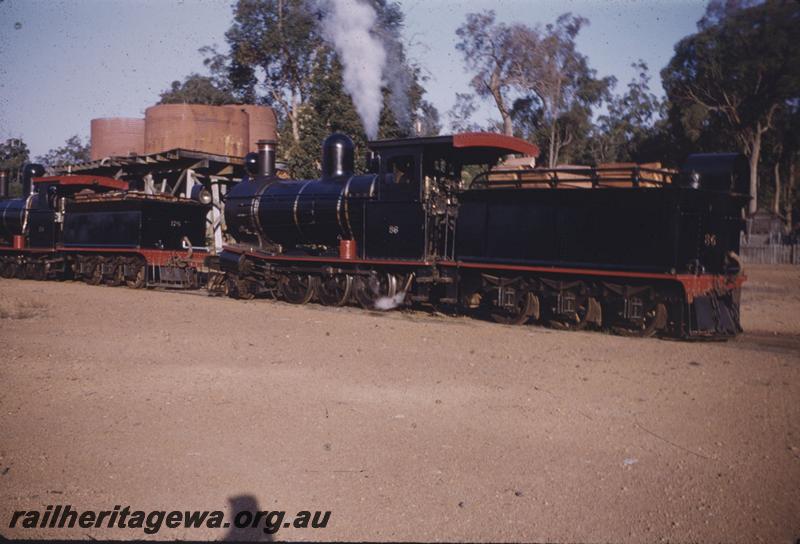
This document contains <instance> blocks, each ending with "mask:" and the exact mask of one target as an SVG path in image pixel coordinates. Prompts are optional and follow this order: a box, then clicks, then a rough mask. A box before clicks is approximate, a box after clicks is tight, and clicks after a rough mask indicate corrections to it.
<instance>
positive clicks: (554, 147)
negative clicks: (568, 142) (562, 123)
mask: <svg viewBox="0 0 800 544" xmlns="http://www.w3.org/2000/svg"><path fill="white" fill-rule="evenodd" d="M557 134H558V127H557V125H556V122H555V121H553V123H552V124H551V125H550V152H549V155H548V157H547V167H548V168H555V167H556V165H557V164H558V144H557V143H556V135H557Z"/></svg>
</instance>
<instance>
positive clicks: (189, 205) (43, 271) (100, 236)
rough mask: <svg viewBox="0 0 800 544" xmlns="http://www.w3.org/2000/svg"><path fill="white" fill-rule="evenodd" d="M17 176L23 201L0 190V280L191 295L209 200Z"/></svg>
mask: <svg viewBox="0 0 800 544" xmlns="http://www.w3.org/2000/svg"><path fill="white" fill-rule="evenodd" d="M43 173H44V169H43V168H42V167H41V166H39V165H35V164H30V165H27V166H26V167H25V169H24V170H23V196H22V197H21V198H2V197H3V196H5V195H7V194H8V185H7V184H8V182H7V181H6V180H3V183H2V187H0V276H2V277H5V278H13V277H17V278H32V279H41V280H44V279H81V280H84V281H86V282H87V283H89V284H100V283H105V284H108V285H123V284H127V285H128V286H129V287H133V288H140V287H145V286H161V287H173V288H195V287H199V286H200V285H201V284H202V281H203V279H204V278H203V274H204V273H205V272H204V271H205V268H204V267H205V258H206V256H207V250H206V248H205V227H206V215H207V213H208V195H205V194H202V192H201V191H198V192H197V193H196V194H195V199H194V200H193V199H187V198H179V197H173V196H168V195H151V194H146V193H144V192H137V191H130V190H128V189H129V187H128V183H127V182H124V181H121V180H118V179H114V178H108V177H103V176H88V175H62V176H49V177H42V174H43Z"/></svg>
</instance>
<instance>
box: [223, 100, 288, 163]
mask: <svg viewBox="0 0 800 544" xmlns="http://www.w3.org/2000/svg"><path fill="white" fill-rule="evenodd" d="M224 107H226V108H234V109H238V110H239V111H243V112H244V113H245V114H247V119H248V141H249V147H248V151H252V152H258V145H257V144H258V141H259V140H270V141H274V140H277V139H278V120H277V118H276V117H275V110H273V109H272V108H270V107H268V106H255V105H253V104H230V105H227V106H224Z"/></svg>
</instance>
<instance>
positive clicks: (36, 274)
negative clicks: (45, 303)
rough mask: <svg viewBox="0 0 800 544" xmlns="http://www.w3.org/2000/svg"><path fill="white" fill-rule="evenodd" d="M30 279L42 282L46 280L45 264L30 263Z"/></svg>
mask: <svg viewBox="0 0 800 544" xmlns="http://www.w3.org/2000/svg"><path fill="white" fill-rule="evenodd" d="M27 266H28V268H29V270H28V277H30V278H31V279H34V280H37V281H42V280H44V279H46V275H45V271H44V263H38V262H35V261H34V262H30V263H28V265H27Z"/></svg>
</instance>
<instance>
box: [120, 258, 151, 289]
mask: <svg viewBox="0 0 800 544" xmlns="http://www.w3.org/2000/svg"><path fill="white" fill-rule="evenodd" d="M146 278H147V265H145V264H144V263H141V262H140V263H139V264H138V265H136V273H135V274H134V276H133V279H132V280H126V281H125V285H127V286H128V287H130V288H131V289H141V288H142V287H144V286H145V283H146Z"/></svg>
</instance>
